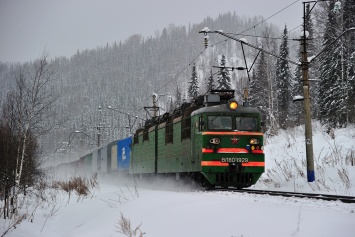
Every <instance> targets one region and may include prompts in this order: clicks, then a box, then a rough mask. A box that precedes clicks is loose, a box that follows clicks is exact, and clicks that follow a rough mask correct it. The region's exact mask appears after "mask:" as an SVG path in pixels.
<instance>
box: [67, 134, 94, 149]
mask: <svg viewBox="0 0 355 237" xmlns="http://www.w3.org/2000/svg"><path fill="white" fill-rule="evenodd" d="M73 133H74V136H73V137H71V135H72V134H73ZM78 133H83V134H85V135H86V136H87V137H88V138H90V139H91V140H93V141H95V142H96V140H95V139H94V138H92V137H91V136H90V135H89V134H87V133H86V132H82V131H74V132H70V134H69V142H68V146H69V145H70V143H71V142H72V141H73V139H74V137H75V134H78ZM70 138H71V139H70Z"/></svg>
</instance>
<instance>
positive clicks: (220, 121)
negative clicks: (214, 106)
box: [208, 116, 232, 130]
mask: <svg viewBox="0 0 355 237" xmlns="http://www.w3.org/2000/svg"><path fill="white" fill-rule="evenodd" d="M208 129H212V130H231V129H232V117H231V116H208Z"/></svg>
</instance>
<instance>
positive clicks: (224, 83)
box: [216, 54, 232, 90]
mask: <svg viewBox="0 0 355 237" xmlns="http://www.w3.org/2000/svg"><path fill="white" fill-rule="evenodd" d="M219 65H220V66H221V68H220V70H219V72H218V77H217V86H216V89H217V90H230V89H231V88H232V86H231V78H230V75H229V71H228V69H227V68H224V67H225V66H226V56H225V55H224V54H223V55H222V58H221V63H220V64H219Z"/></svg>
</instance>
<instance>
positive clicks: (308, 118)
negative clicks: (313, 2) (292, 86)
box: [300, 2, 315, 182]
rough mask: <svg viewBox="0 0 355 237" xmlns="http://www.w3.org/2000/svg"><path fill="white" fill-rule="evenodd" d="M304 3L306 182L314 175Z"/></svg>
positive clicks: (303, 63) (303, 66) (303, 64)
mask: <svg viewBox="0 0 355 237" xmlns="http://www.w3.org/2000/svg"><path fill="white" fill-rule="evenodd" d="M306 4H307V2H303V36H301V40H300V42H301V67H302V81H303V97H304V112H305V138H306V157H307V180H308V182H313V181H314V179H315V175H314V159H313V141H312V117H311V98H310V92H309V78H308V68H309V62H308V59H307V35H306Z"/></svg>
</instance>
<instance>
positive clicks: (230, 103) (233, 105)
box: [228, 100, 238, 110]
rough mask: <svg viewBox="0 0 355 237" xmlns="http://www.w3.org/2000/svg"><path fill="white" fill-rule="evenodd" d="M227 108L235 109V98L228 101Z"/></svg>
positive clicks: (236, 106)
mask: <svg viewBox="0 0 355 237" xmlns="http://www.w3.org/2000/svg"><path fill="white" fill-rule="evenodd" d="M228 108H229V109H230V110H236V109H237V108H238V103H237V101H235V100H230V101H228Z"/></svg>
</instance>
